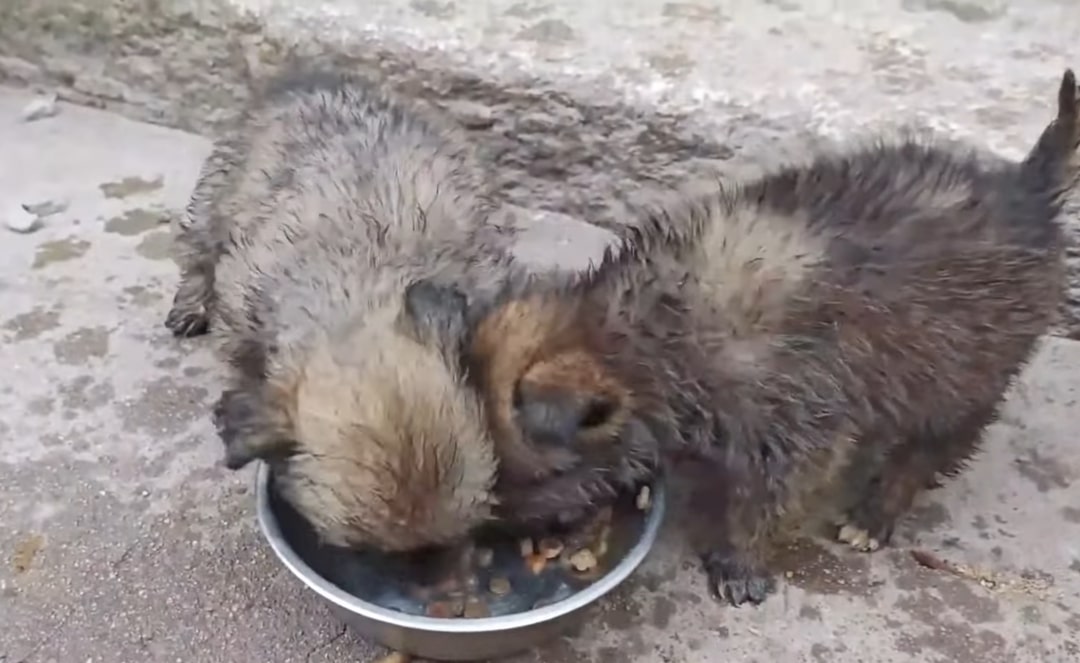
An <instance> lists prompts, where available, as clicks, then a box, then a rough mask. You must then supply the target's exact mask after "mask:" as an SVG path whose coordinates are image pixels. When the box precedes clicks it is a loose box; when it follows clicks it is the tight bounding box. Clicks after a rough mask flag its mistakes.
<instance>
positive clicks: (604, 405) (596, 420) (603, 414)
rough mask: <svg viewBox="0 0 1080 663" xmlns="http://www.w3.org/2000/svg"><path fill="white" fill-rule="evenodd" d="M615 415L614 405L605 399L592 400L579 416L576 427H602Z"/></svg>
mask: <svg viewBox="0 0 1080 663" xmlns="http://www.w3.org/2000/svg"><path fill="white" fill-rule="evenodd" d="M614 414H615V404H614V403H612V402H611V401H609V400H607V399H593V400H591V401H590V402H589V404H588V406H587V407H586V408H585V411H584V412H583V413H582V415H581V420H580V421H579V422H578V425H579V426H581V427H582V428H596V427H597V426H603V425H604V424H606V423H607V422H608V420H609V419H611V417H612V415H614Z"/></svg>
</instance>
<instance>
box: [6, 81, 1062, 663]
mask: <svg viewBox="0 0 1080 663" xmlns="http://www.w3.org/2000/svg"><path fill="white" fill-rule="evenodd" d="M27 100H28V97H27V96H26V95H25V93H24V92H21V91H18V92H17V91H13V90H2V91H0V144H2V145H4V146H5V157H4V159H3V161H2V162H0V200H2V201H4V202H5V204H11V203H30V204H36V203H40V202H44V201H54V202H66V203H67V209H66V210H65V211H63V212H60V213H58V214H55V215H52V216H49V217H47V218H46V219H45V220H44V225H43V226H42V227H41V228H40V229H39V230H37V231H36V232H34V233H32V234H26V235H23V234H15V233H13V232H11V231H8V230H6V229H3V230H0V233H3V234H2V236H3V241H2V242H0V297H2V301H3V303H4V306H3V308H2V312H0V334H2V342H3V344H2V346H0V365H2V366H3V367H4V368H5V378H6V379H5V380H4V381H3V383H2V386H0V436H2V437H0V439H2V450H3V454H2V455H0V513H2V514H3V519H2V520H3V525H2V527H3V530H2V536H0V560H2V562H3V564H2V566H0V584H2V589H0V612H2V614H3V615H4V618H3V622H4V628H3V629H2V630H0V661H5V662H6V663H14V662H22V661H26V662H28V663H29V662H35V663H44V662H46V661H56V662H58V663H66V662H68V661H71V662H77V663H83V662H90V661H100V662H103V663H106V662H107V663H126V662H129V661H130V662H138V661H207V663H210V662H214V663H220V662H221V661H238V662H239V661H252V662H264V661H273V662H286V661H304V662H318V661H345V660H355V661H369V660H372V659H373V658H374V657H375V656H376V650H375V648H373V647H371V646H370V645H368V644H366V643H364V642H361V641H360V640H359V639H357V638H356V637H355V636H353V635H352V634H351V633H349V632H347V631H345V630H343V628H342V627H341V626H340V625H339V624H338V622H336V621H335V620H334V618H333V617H331V616H330V615H329V613H328V612H327V611H326V610H325V609H324V607H323V606H322V605H321V604H320V602H319V601H318V600H317V599H316V598H315V597H314V596H313V595H312V594H311V593H310V592H307V591H306V590H304V589H303V588H302V587H301V586H300V585H299V583H298V582H297V581H295V580H294V579H293V578H292V577H291V576H289V575H288V574H287V573H284V572H282V570H281V568H280V567H279V566H278V564H277V563H276V561H275V560H274V559H272V558H271V556H270V554H269V553H268V550H267V547H266V546H265V545H264V544H263V542H262V540H261V538H260V535H259V534H258V532H257V529H256V525H255V522H254V516H253V508H252V507H253V499H252V495H251V493H250V491H249V486H250V484H251V479H252V477H251V474H250V471H246V472H242V473H239V474H231V473H228V472H226V471H224V470H222V469H220V468H218V467H217V466H216V464H217V462H218V459H219V453H220V449H219V446H218V442H217V440H216V439H215V437H214V435H213V434H212V430H211V427H210V424H209V420H208V416H207V412H208V408H209V406H210V403H211V402H212V399H213V398H214V397H215V396H216V389H218V378H219V371H218V369H217V367H216V366H215V364H214V362H213V360H212V358H211V356H210V354H209V352H208V350H207V347H206V344H205V342H204V341H199V340H195V341H186V342H179V341H177V340H174V339H173V338H172V337H171V336H170V335H169V334H168V332H167V330H165V328H164V327H163V326H162V324H161V321H162V319H163V316H164V315H165V312H166V311H167V308H168V302H169V298H170V296H171V293H172V287H173V284H174V282H175V278H176V274H175V270H174V266H173V265H172V263H171V262H170V261H169V260H168V259H167V249H168V243H167V232H166V227H165V226H164V225H163V224H162V223H161V222H162V220H163V219H165V218H167V214H168V213H170V212H175V211H177V210H179V209H180V208H181V207H182V205H183V204H184V202H185V199H186V195H187V194H188V192H189V190H190V188H191V186H192V183H193V179H194V177H195V174H196V171H197V169H198V166H199V163H200V160H201V159H202V158H203V156H204V155H205V154H206V152H207V149H208V143H207V141H206V140H205V139H203V138H200V137H197V136H194V135H190V134H185V133H181V132H178V131H174V130H170V129H164V128H161V127H155V126H150V125H144V124H136V123H134V122H132V121H129V120H126V119H122V118H120V117H118V116H115V115H109V114H105V113H103V112H100V111H94V110H87V109H82V108H77V107H71V106H64V107H63V108H62V112H61V113H60V115H58V116H57V117H54V118H49V119H44V120H40V121H37V122H34V123H31V124H20V123H17V122H16V121H15V120H14V118H15V117H16V116H17V114H18V112H19V110H20V108H22V106H23V105H24V104H25V103H26V101H27ZM563 223H565V222H563ZM584 230H586V231H588V232H589V233H591V234H589V235H588V236H589V237H590V238H591V239H592V240H596V241H591V240H590V241H589V242H585V245H583V244H582V242H581V241H580V240H571V239H570V237H578V236H579V235H578V234H577V231H576V230H574V229H573V228H572V227H569V226H566V225H560V224H559V223H558V222H557V223H553V224H551V225H548V226H542V227H541V229H540V230H539V231H537V235H536V236H534V237H532V238H531V239H528V240H526V241H525V244H526V245H527V246H525V247H524V248H525V253H527V254H529V255H531V256H532V257H535V258H538V259H539V258H542V257H543V256H545V255H546V256H548V257H550V256H552V255H554V254H558V255H560V256H563V255H565V254H566V253H567V252H568V251H570V252H574V251H578V252H584V254H588V253H591V252H595V251H596V250H597V248H598V247H599V246H600V245H601V244H602V243H603V237H602V236H601V235H600V234H598V233H597V232H596V231H595V230H593V229H589V228H585V229H584ZM578 257H579V259H580V258H582V257H583V256H582V255H580V254H579V256H578ZM579 264H580V263H579ZM1077 365H1080V344H1077V343H1076V342H1073V341H1064V340H1053V341H1051V342H1049V344H1048V346H1047V347H1046V349H1045V350H1044V351H1043V352H1042V353H1041V354H1040V355H1039V357H1038V359H1037V361H1036V362H1035V365H1034V366H1033V368H1032V369H1031V370H1030V371H1029V373H1028V374H1027V378H1026V380H1025V382H1024V384H1023V388H1022V389H1020V390H1019V391H1018V395H1017V396H1016V397H1015V398H1014V399H1013V400H1012V401H1011V403H1010V405H1009V407H1008V408H1007V410H1006V415H1005V417H1004V420H1003V422H1002V423H1001V424H999V425H997V426H996V427H995V428H994V429H993V432H992V434H991V439H990V441H989V444H988V451H987V453H986V454H985V456H984V457H982V458H981V459H980V460H979V461H978V462H976V463H975V465H974V466H973V467H972V469H971V471H970V472H969V473H968V474H967V475H965V476H964V477H963V478H962V479H961V480H959V481H958V482H956V483H953V484H951V485H950V486H948V487H947V488H946V489H944V490H941V491H938V492H935V493H933V494H932V495H930V496H928V498H927V499H925V500H924V501H923V502H922V503H921V504H920V505H919V507H918V509H917V510H916V511H915V513H914V515H913V516H912V517H911V518H910V519H908V520H907V521H906V522H905V524H904V526H903V527H902V528H901V530H900V533H899V535H898V542H899V549H897V550H890V551H886V552H883V553H881V554H879V555H875V556H864V555H860V554H855V553H849V552H846V551H844V550H841V549H838V548H836V547H833V546H831V545H827V544H821V543H820V542H819V543H813V544H807V545H805V546H802V547H801V548H800V549H798V550H793V551H791V552H790V553H789V554H787V555H785V560H784V566H783V568H790V569H792V570H793V571H794V573H793V574H792V575H791V576H790V577H788V578H787V579H786V580H785V582H784V583H783V587H782V590H781V591H780V593H779V595H778V596H776V597H774V598H773V599H772V600H771V601H770V602H769V603H768V604H767V605H766V606H765V607H763V608H762V609H741V610H731V609H724V608H721V607H719V606H717V605H714V604H712V603H710V602H709V601H708V600H704V599H702V598H701V597H702V594H701V590H702V585H701V583H700V577H699V575H698V570H697V567H696V565H695V564H694V563H693V562H692V561H691V559H690V558H689V556H688V555H687V554H686V552H685V551H684V550H683V549H682V547H681V545H680V543H679V538H678V536H677V534H678V531H677V530H678V523H677V522H676V521H677V519H672V521H671V522H670V523H669V525H670V526H669V527H668V528H667V535H666V537H665V540H664V543H663V545H662V546H660V548H659V549H658V550H657V551H656V552H655V554H654V555H652V556H651V557H650V559H649V560H648V562H647V564H646V565H645V567H644V568H643V569H642V570H641V571H640V572H639V573H638V574H637V575H635V576H634V577H633V578H632V580H631V581H630V582H629V583H628V584H627V585H626V586H625V587H623V588H621V589H620V590H618V591H617V592H616V593H615V595H613V596H612V597H611V598H610V599H609V600H607V601H605V602H604V603H603V605H602V606H600V608H599V609H598V610H597V613H596V614H595V616H594V618H593V619H592V620H591V621H590V622H589V624H588V625H587V627H586V629H585V631H584V633H583V634H582V635H581V636H580V637H579V638H578V639H576V640H573V641H565V642H559V643H554V644H553V645H552V646H551V647H549V648H547V649H545V650H544V651H542V652H539V653H536V654H534V655H528V656H525V657H523V658H522V659H521V660H522V661H537V662H539V661H544V662H548V663H563V662H570V661H588V662H592V663H607V662H614V661H624V660H632V661H642V662H653V661H702V662H710V661H726V660H732V659H733V658H734V660H743V661H770V660H785V661H787V660H791V661H795V660H800V661H814V662H821V661H838V662H843V661H882V662H889V661H897V662H900V661H904V662H907V661H972V662H976V661H1001V662H1005V661H1066V660H1070V657H1071V660H1076V659H1075V657H1076V656H1078V655H1080V639H1078V635H1077V634H1078V632H1080V483H1078V478H1080V454H1078V452H1077V446H1076V442H1075V436H1074V429H1075V424H1074V422H1075V421H1076V418H1077V416H1078V414H1080V405H1078V404H1077V397H1078V390H1080V371H1077V369H1076V366H1077ZM911 548H918V549H922V550H927V551H931V552H933V553H934V554H936V555H938V556H940V557H942V558H944V559H946V560H949V561H952V562H954V563H958V564H966V565H970V566H973V567H979V568H982V569H983V571H984V573H985V574H986V578H991V579H992V582H993V583H994V586H992V587H991V586H986V584H989V583H982V584H981V583H980V581H979V580H978V579H971V578H961V577H956V576H953V575H950V574H949V573H947V572H943V571H934V570H928V569H924V568H921V567H919V566H918V565H917V564H916V563H915V562H914V561H913V560H912V559H911V557H910V556H909V554H908V550H909V549H911Z"/></svg>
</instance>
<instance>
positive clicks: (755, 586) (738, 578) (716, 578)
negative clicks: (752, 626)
mask: <svg viewBox="0 0 1080 663" xmlns="http://www.w3.org/2000/svg"><path fill="white" fill-rule="evenodd" d="M703 561H704V565H705V573H706V575H707V576H708V587H709V595H710V596H712V598H713V600H715V601H720V602H727V603H729V604H731V605H732V606H734V607H739V606H741V605H743V604H745V603H752V604H754V605H759V604H761V603H762V602H763V601H764V600H765V599H766V598H767V597H768V596H769V594H771V593H772V591H773V589H774V583H773V579H772V576H771V575H769V574H768V573H766V572H763V571H760V570H757V569H753V568H751V567H749V566H747V565H745V564H740V563H738V562H735V561H733V560H731V559H728V558H725V557H723V556H721V555H719V554H718V553H709V554H707V555H706V556H705V557H704V560H703Z"/></svg>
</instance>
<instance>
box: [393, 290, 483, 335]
mask: <svg viewBox="0 0 1080 663" xmlns="http://www.w3.org/2000/svg"><path fill="white" fill-rule="evenodd" d="M468 306H469V303H468V299H467V298H466V297H465V295H464V294H463V293H462V292H461V291H460V290H458V289H457V288H455V287H453V286H448V285H438V284H435V283H433V282H431V281H427V280H420V281H414V282H413V283H411V284H409V286H408V287H406V288H405V302H404V307H403V308H402V314H401V318H400V319H399V323H400V324H401V326H402V328H403V330H404V331H405V332H406V333H408V334H409V335H411V336H412V337H413V338H414V339H416V340H417V341H418V342H420V343H423V344H425V345H436V346H439V347H442V348H447V349H450V348H457V347H460V345H461V343H462V340H463V339H464V337H465V333H466V316H467V314H468Z"/></svg>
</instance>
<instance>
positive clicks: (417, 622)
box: [256, 463, 665, 661]
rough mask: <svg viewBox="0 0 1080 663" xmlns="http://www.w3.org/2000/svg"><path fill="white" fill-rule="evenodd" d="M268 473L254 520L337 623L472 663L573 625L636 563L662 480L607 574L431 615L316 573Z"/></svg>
mask: <svg viewBox="0 0 1080 663" xmlns="http://www.w3.org/2000/svg"><path fill="white" fill-rule="evenodd" d="M271 483H272V482H271V473H270V469H269V467H268V466H267V465H266V464H265V463H259V468H258V474H257V476H256V497H257V511H258V518H259V525H260V526H261V528H262V531H263V534H264V535H265V536H266V540H267V541H269V542H270V547H271V548H272V549H273V550H274V553H275V554H276V555H277V556H278V559H280V560H281V562H282V563H283V564H284V565H285V566H286V568H288V569H289V571H291V572H292V573H293V575H295V576H296V577H297V578H299V579H300V580H301V581H302V582H303V583H304V584H305V585H307V586H308V588H309V589H311V590H313V591H314V592H315V593H316V594H318V595H319V596H321V597H322V598H323V599H324V600H325V601H326V602H327V603H328V604H329V607H330V609H331V611H333V612H334V613H335V614H336V615H337V616H338V617H339V618H340V619H341V620H342V621H344V622H345V623H346V624H348V625H349V626H350V627H352V628H354V629H355V630H356V631H358V632H359V633H362V634H363V635H365V636H367V637H369V638H371V639H374V640H375V641H377V642H379V643H380V644H382V645H384V646H386V647H388V648H390V649H394V650H397V651H401V652H405V653H407V654H411V655H413V656H417V657H421V658H428V659H434V660H441V661H476V660H483V659H487V658H495V657H501V656H508V655H511V654H515V653H520V652H522V651H525V650H528V649H532V648H533V647H536V646H537V645H540V644H542V643H544V642H546V641H549V640H552V639H554V638H557V637H559V636H561V635H564V634H566V633H567V632H568V631H571V630H572V629H574V628H575V627H577V626H579V625H580V624H581V623H582V621H583V620H584V618H585V611H586V610H587V609H588V608H589V607H590V606H591V605H592V604H594V603H595V602H596V601H597V599H599V598H600V597H602V596H604V595H605V594H607V593H608V592H610V591H611V590H612V589H614V588H615V587H616V586H618V585H619V583H621V582H622V581H624V580H626V578H627V577H629V576H630V574H631V573H633V572H634V570H635V569H636V568H637V567H638V565H640V564H641V562H642V561H643V560H644V559H645V557H646V555H648V553H649V550H650V549H651V548H652V546H653V543H654V542H655V541H656V535H657V531H658V530H659V528H660V524H661V522H662V521H663V518H664V509H665V491H664V488H663V482H662V481H661V480H657V481H656V482H655V483H654V484H653V485H652V490H651V492H652V507H651V508H650V510H649V512H648V514H647V515H646V516H645V517H644V523H643V525H642V526H641V531H640V534H639V535H638V538H637V540H636V542H635V543H633V544H632V545H631V546H630V547H629V549H628V550H627V552H626V553H625V554H624V555H623V557H622V559H621V560H620V561H619V562H618V563H616V564H615V566H613V567H612V568H611V569H610V570H609V571H608V572H607V573H606V574H604V575H603V576H601V577H599V578H598V579H596V580H595V581H594V582H593V583H592V584H590V585H588V586H587V587H585V588H584V589H581V590H580V591H578V592H576V593H573V594H571V595H570V596H569V597H567V598H565V599H563V600H561V601H558V602H555V603H551V604H548V605H545V606H543V607H540V608H534V609H532V610H527V611H524V612H518V613H514V614H509V615H501V616H495V617H486V618H479V619H437V618H433V617H422V616H414V615H411V614H406V613H403V612H398V611H396V610H391V609H388V608H384V607H381V606H379V605H376V604H375V603H372V602H369V601H365V600H362V599H360V598H357V597H356V596H354V595H352V594H350V593H348V592H346V591H344V590H343V589H341V588H340V587H338V586H337V585H335V584H334V583H332V582H330V581H329V580H327V579H325V578H324V577H322V576H321V575H319V574H318V573H316V572H315V571H314V570H313V569H312V568H311V566H310V565H309V564H308V562H307V561H305V560H304V558H303V556H302V555H301V554H300V552H298V551H297V550H296V549H295V548H294V547H293V546H292V545H291V544H290V543H289V541H288V540H287V538H286V536H285V534H284V532H283V530H282V525H281V520H280V519H279V515H278V513H277V512H276V510H275V502H276V501H277V498H275V497H274V496H273V495H272V494H271V492H272V490H271Z"/></svg>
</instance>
